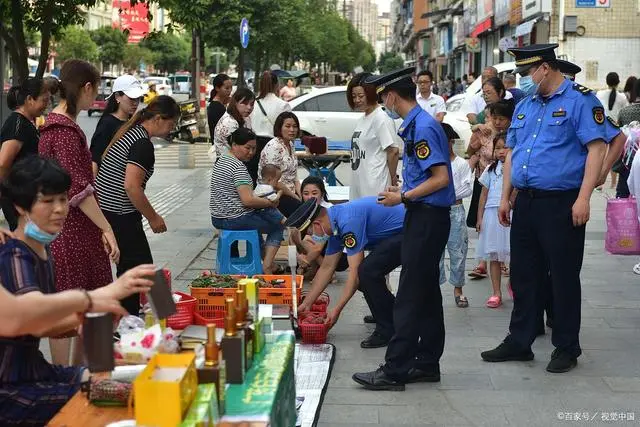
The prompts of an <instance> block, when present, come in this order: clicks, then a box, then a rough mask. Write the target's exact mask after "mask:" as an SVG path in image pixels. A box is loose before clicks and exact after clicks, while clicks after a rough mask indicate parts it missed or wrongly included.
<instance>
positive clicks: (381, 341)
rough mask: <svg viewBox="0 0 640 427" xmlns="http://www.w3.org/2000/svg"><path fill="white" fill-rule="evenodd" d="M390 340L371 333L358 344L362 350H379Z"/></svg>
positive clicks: (374, 332)
mask: <svg viewBox="0 0 640 427" xmlns="http://www.w3.org/2000/svg"><path fill="white" fill-rule="evenodd" d="M390 340H391V339H390V338H387V337H385V336H383V335H381V334H379V333H378V332H376V331H373V333H372V334H371V335H369V338H367V339H366V340H364V341H362V342H360V347H362V348H380V347H386V346H387V345H388V344H389V341H390Z"/></svg>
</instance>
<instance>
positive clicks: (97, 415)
mask: <svg viewBox="0 0 640 427" xmlns="http://www.w3.org/2000/svg"><path fill="white" fill-rule="evenodd" d="M132 412H133V411H132ZM132 418H133V413H131V414H129V410H128V409H127V408H122V407H100V406H95V405H92V404H90V403H89V400H88V399H87V395H86V394H84V393H82V392H80V391H79V392H77V393H76V394H75V396H73V398H72V399H71V400H70V401H69V402H67V404H66V405H64V407H63V408H62V409H61V410H60V412H58V414H57V415H56V416H55V417H54V418H53V419H52V420H51V421H49V424H47V426H49V427H74V426H96V427H97V426H100V427H102V426H106V425H108V424H109V423H114V422H116V421H123V420H128V419H132Z"/></svg>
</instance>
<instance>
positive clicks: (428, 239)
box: [383, 204, 451, 380]
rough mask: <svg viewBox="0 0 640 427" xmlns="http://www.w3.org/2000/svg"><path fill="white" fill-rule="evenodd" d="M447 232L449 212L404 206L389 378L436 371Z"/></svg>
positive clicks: (440, 343)
mask: <svg viewBox="0 0 640 427" xmlns="http://www.w3.org/2000/svg"><path fill="white" fill-rule="evenodd" d="M450 228H451V221H450V219H449V208H440V207H433V206H429V205H425V204H410V205H408V206H407V212H406V214H405V217H404V226H403V229H402V235H403V238H402V250H401V251H402V254H401V260H402V272H401V273H400V284H399V286H398V292H397V294H396V303H395V306H394V308H393V324H394V326H395V334H394V335H393V338H391V341H390V342H389V346H388V347H387V353H386V355H385V362H386V363H385V365H384V367H383V369H384V371H385V373H386V374H387V375H389V376H390V377H392V378H395V379H398V380H404V379H405V378H406V375H407V373H408V372H409V369H411V368H412V367H416V368H419V369H427V370H430V369H439V365H438V364H439V361H440V357H441V356H442V352H443V350H444V315H443V310H442V294H441V293H440V284H439V280H440V267H439V263H440V256H441V255H442V251H443V250H444V247H445V245H446V244H447V239H448V238H449V229H450ZM418 339H419V340H418Z"/></svg>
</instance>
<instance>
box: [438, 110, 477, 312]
mask: <svg viewBox="0 0 640 427" xmlns="http://www.w3.org/2000/svg"><path fill="white" fill-rule="evenodd" d="M442 128H443V129H444V133H445V135H447V139H448V140H449V158H450V160H451V170H452V172H453V186H454V188H455V192H456V202H455V203H454V204H453V205H452V206H451V211H450V212H449V216H450V218H451V229H450V230H449V239H448V240H447V250H448V251H449V283H451V285H452V286H453V298H454V300H455V303H456V306H457V307H460V308H466V307H468V306H469V301H468V300H467V297H465V296H464V295H463V294H462V287H463V286H464V267H465V264H466V261H467V250H468V248H469V233H468V232H467V224H466V220H465V218H466V213H465V210H464V205H463V204H462V199H464V198H466V197H469V196H471V193H472V192H473V173H472V171H471V167H470V166H469V162H468V161H467V160H465V159H463V158H462V157H459V156H457V155H456V154H455V153H454V151H453V144H454V143H455V141H456V140H458V139H460V136H458V134H457V133H456V131H455V130H453V128H452V127H451V126H450V125H448V124H447V123H442ZM446 281H447V275H446V272H445V268H444V251H443V252H442V257H440V284H441V285H442V284H444V283H445V282H446Z"/></svg>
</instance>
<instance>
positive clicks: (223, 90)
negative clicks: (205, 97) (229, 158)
mask: <svg viewBox="0 0 640 427" xmlns="http://www.w3.org/2000/svg"><path fill="white" fill-rule="evenodd" d="M232 89H233V82H232V81H231V78H230V77H229V76H228V75H226V74H218V75H217V76H215V77H214V78H213V89H211V96H210V98H209V105H208V106H207V121H208V122H209V134H210V135H211V144H212V145H213V131H214V130H215V129H216V125H217V124H218V121H219V120H220V118H221V117H222V116H223V115H224V113H225V111H227V107H226V105H227V104H228V103H229V98H231V91H232Z"/></svg>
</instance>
